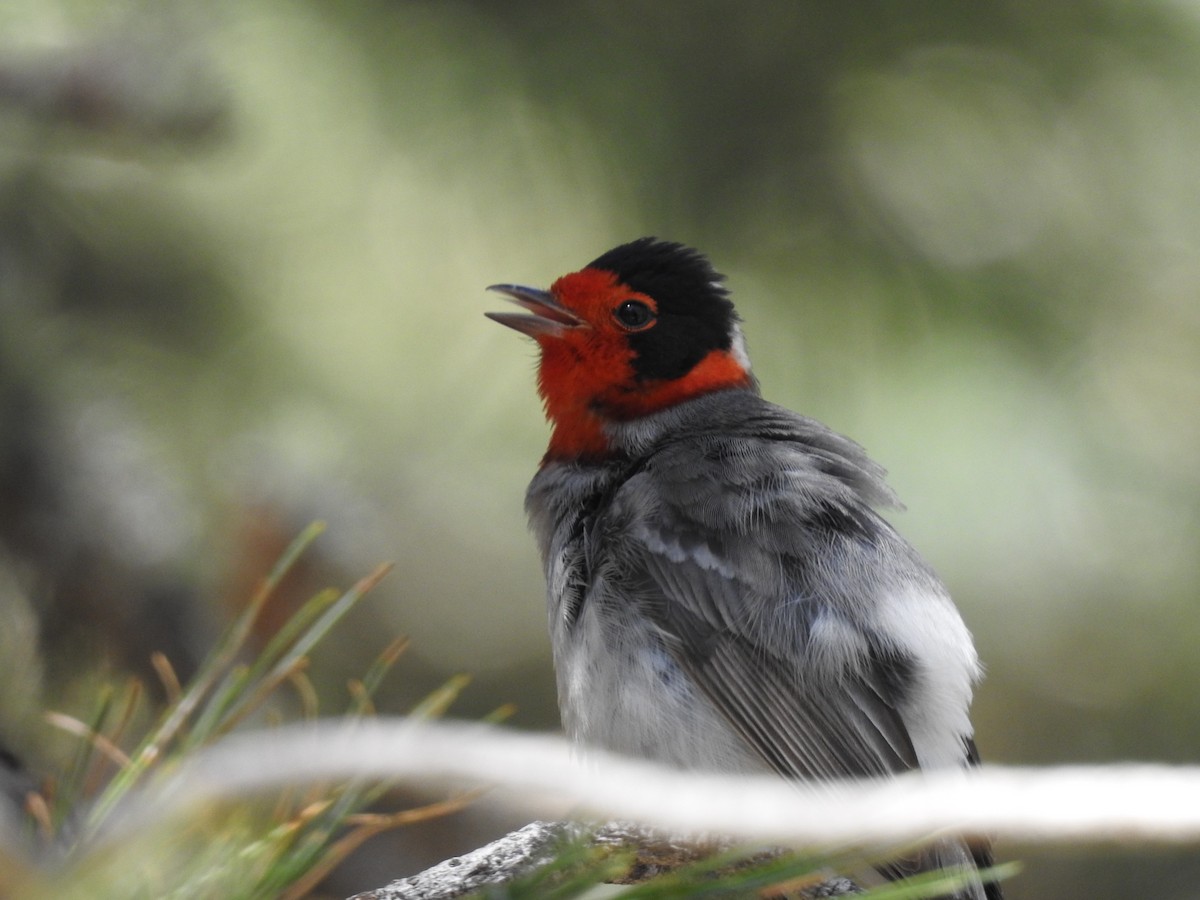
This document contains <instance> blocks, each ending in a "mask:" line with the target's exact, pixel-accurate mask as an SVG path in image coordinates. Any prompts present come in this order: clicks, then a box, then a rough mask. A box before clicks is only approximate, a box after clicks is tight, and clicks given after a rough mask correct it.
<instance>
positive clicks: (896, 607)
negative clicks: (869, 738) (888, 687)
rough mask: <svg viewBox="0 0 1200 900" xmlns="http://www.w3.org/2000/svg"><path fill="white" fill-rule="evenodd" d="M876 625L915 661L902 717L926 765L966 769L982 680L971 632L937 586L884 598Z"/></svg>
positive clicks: (933, 767)
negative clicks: (975, 694)
mask: <svg viewBox="0 0 1200 900" xmlns="http://www.w3.org/2000/svg"><path fill="white" fill-rule="evenodd" d="M877 615H878V619H877V620H876V627H877V628H878V629H879V631H880V633H882V634H886V635H889V636H890V637H891V638H892V640H894V641H895V643H896V645H897V647H898V648H899V649H901V650H903V651H907V652H908V653H909V654H911V655H912V657H913V658H914V659H915V660H916V664H917V671H916V679H917V680H916V684H915V685H914V688H913V696H912V698H911V700H910V701H909V702H907V703H905V704H903V709H902V714H903V716H904V721H905V724H906V725H907V726H908V730H909V734H910V736H911V737H912V742H913V747H914V748H915V749H916V751H917V758H918V759H920V761H921V767H922V768H927V769H939V768H954V767H957V766H962V765H963V764H964V759H965V750H964V748H963V743H962V739H963V738H964V737H968V736H970V735H971V733H972V729H971V720H970V717H969V708H970V705H971V694H972V686H973V685H974V684H975V682H976V681H977V680H978V679H979V676H980V673H981V669H980V665H979V657H978V655H977V654H976V653H975V645H974V643H973V642H972V640H971V633H970V632H969V631H968V630H967V626H966V625H965V624H964V623H963V620H962V617H961V616H960V615H959V614H958V610H957V609H955V608H954V604H953V603H952V602H951V600H950V597H949V596H948V595H946V594H945V593H943V592H941V591H938V590H936V589H934V588H928V587H926V588H910V589H909V590H906V591H901V592H899V593H895V594H892V595H890V596H888V597H885V598H884V599H883V601H882V602H881V603H880V604H879V608H878V611H877Z"/></svg>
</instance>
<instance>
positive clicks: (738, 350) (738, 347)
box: [729, 322, 750, 372]
mask: <svg viewBox="0 0 1200 900" xmlns="http://www.w3.org/2000/svg"><path fill="white" fill-rule="evenodd" d="M729 352H731V353H732V354H733V358H734V359H736V360H737V362H738V365H739V366H741V367H742V368H743V369H745V370H746V371H747V372H749V371H750V354H749V353H747V352H746V336H745V335H744V334H742V326H741V325H739V324H738V323H737V322H734V323H733V332H732V334H730V345H729Z"/></svg>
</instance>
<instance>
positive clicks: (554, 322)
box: [484, 284, 583, 337]
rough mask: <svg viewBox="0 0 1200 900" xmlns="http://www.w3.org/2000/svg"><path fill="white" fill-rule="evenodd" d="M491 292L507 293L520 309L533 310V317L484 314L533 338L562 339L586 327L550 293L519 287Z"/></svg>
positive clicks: (500, 287)
mask: <svg viewBox="0 0 1200 900" xmlns="http://www.w3.org/2000/svg"><path fill="white" fill-rule="evenodd" d="M488 290H489V291H496V292H497V293H500V294H504V295H505V296H507V297H508V299H509V300H511V301H512V302H513V303H515V304H517V306H520V307H523V308H525V309H527V310H529V312H530V313H532V315H524V314H522V313H494V312H490V313H484V315H485V316H487V317H488V318H489V319H491V320H492V321H493V322H499V323H500V324H501V325H507V326H508V327H509V328H515V329H516V330H517V331H520V332H521V333H522V334H527V335H529V336H530V337H538V336H539V335H543V334H548V335H554V336H560V335H562V334H563V333H564V332H565V331H566V330H567V329H569V328H579V327H580V326H581V325H583V319H581V318H579V316H577V315H575V313H573V312H571V311H570V310H569V309H567V308H566V307H565V306H563V305H562V304H561V303H559V302H558V301H557V300H555V299H554V295H553V294H551V293H550V292H549V291H541V290H538V289H537V288H531V287H522V286H521V285H519V284H493V285H492V286H491V287H489V288H488Z"/></svg>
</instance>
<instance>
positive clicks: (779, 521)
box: [616, 425, 922, 780]
mask: <svg viewBox="0 0 1200 900" xmlns="http://www.w3.org/2000/svg"><path fill="white" fill-rule="evenodd" d="M814 427H817V428H820V426H815V425H814ZM820 433H821V436H822V437H825V438H826V439H829V438H828V435H829V434H831V433H828V432H825V431H824V429H823V428H822V430H821V432H820ZM834 437H836V436H834ZM842 440H844V439H842ZM845 445H846V448H850V449H856V445H853V444H851V443H850V442H849V441H845ZM748 447H749V448H752V451H753V452H749V453H748V452H747V448H748ZM840 449H842V451H843V453H849V452H850V449H845V448H840ZM823 452H824V451H823ZM858 452H859V453H861V451H858ZM830 455H832V453H831V452H826V456H830ZM734 456H737V458H736V459H734ZM843 461H844V460H843ZM852 462H854V464H855V466H857V468H856V471H857V472H858V473H859V476H860V477H866V475H864V474H863V472H864V471H867V472H868V473H870V469H867V470H864V469H863V468H862V465H863V464H864V463H865V465H866V466H868V467H869V466H871V465H872V464H870V463H869V461H866V459H865V457H862V460H861V461H859V460H852ZM833 468H834V467H833V465H832V464H830V462H829V460H828V459H823V458H822V456H821V453H816V454H814V451H813V449H812V447H810V446H805V445H798V444H796V443H794V442H787V441H783V442H781V441H778V440H765V441H753V440H747V439H742V440H738V439H736V438H730V437H728V436H726V437H710V438H708V439H707V441H706V442H705V441H702V442H701V443H700V445H699V447H697V446H691V447H688V446H686V445H677V446H676V447H674V448H667V449H666V450H665V451H663V452H660V453H658V454H656V455H655V457H654V459H652V460H651V462H650V463H649V464H648V465H647V466H646V467H645V468H644V470H643V471H642V472H641V473H639V474H638V475H636V476H635V477H634V478H632V479H630V481H629V482H627V483H626V485H625V486H624V488H623V489H622V490H621V492H620V493H621V496H620V497H618V498H616V499H617V501H618V502H617V504H616V505H617V506H618V507H620V508H623V510H624V513H625V514H626V515H628V516H630V519H628V520H627V523H628V525H629V526H631V527H627V528H624V529H621V532H622V533H624V534H627V535H632V538H631V545H630V546H628V547H627V548H626V549H625V553H627V554H628V556H626V559H627V560H629V561H630V563H631V565H630V568H629V570H627V571H629V572H630V573H631V577H632V578H633V582H634V583H633V584H632V585H631V587H632V588H633V590H632V592H631V594H632V596H636V597H639V598H640V603H641V606H642V609H643V611H644V613H645V615H646V616H647V617H648V618H649V619H650V620H651V621H652V622H653V623H654V624H655V625H656V626H657V627H658V629H659V631H660V635H661V638H662V640H663V643H664V645H665V646H666V647H667V648H668V649H669V651H670V652H671V653H672V655H673V656H674V657H675V659H676V660H677V661H678V663H679V664H680V665H681V666H682V667H683V668H684V669H685V670H686V671H687V672H688V673H689V674H690V676H691V678H692V680H693V681H694V683H695V684H696V685H697V686H698V687H699V688H700V689H701V691H703V693H704V694H705V695H706V696H707V697H708V698H709V700H710V701H711V702H712V703H713V705H714V706H715V707H716V708H717V709H718V710H719V711H720V712H721V713H722V714H723V715H724V717H725V718H726V719H727V720H728V722H729V724H730V726H731V727H732V728H733V729H734V730H735V731H736V732H737V733H738V734H739V735H740V736H741V737H742V738H743V739H744V740H745V741H746V743H747V744H748V745H749V746H750V747H752V748H753V749H754V751H755V752H756V753H757V754H758V755H759V756H760V757H761V758H762V759H763V760H764V761H765V762H766V764H767V765H769V766H770V767H771V768H773V769H774V770H775V771H777V772H779V773H780V774H782V775H785V776H788V777H799V778H810V779H818V780H820V779H831V778H838V777H850V776H872V775H881V774H885V773H888V772H896V771H902V770H905V769H910V768H915V767H916V766H917V765H918V761H917V756H916V753H915V751H914V749H913V744H912V740H911V739H910V736H909V733H908V729H907V728H906V726H905V723H904V720H903V719H902V717H901V715H900V712H899V709H898V706H899V704H900V703H901V701H902V700H903V698H904V696H905V694H906V692H907V691H908V690H909V689H910V688H911V687H912V676H913V660H911V659H909V658H907V657H905V656H904V654H903V653H901V652H900V651H898V650H897V649H895V648H894V647H891V646H889V645H888V643H887V641H886V638H885V637H884V636H882V635H877V634H875V633H873V632H872V630H871V629H870V627H869V625H868V622H869V619H870V609H871V605H872V597H874V596H877V594H878V592H879V591H883V590H887V589H888V586H889V585H888V582H889V579H899V578H900V577H902V576H907V575H916V576H917V577H921V574H922V573H921V570H920V563H919V560H915V561H914V558H915V555H914V554H912V552H911V551H910V550H908V547H907V545H906V544H904V542H903V541H902V540H901V539H900V538H899V537H898V536H896V535H895V534H894V532H892V531H891V529H890V528H889V527H888V526H887V524H886V523H884V522H883V521H882V519H880V518H878V517H877V516H876V515H875V514H874V513H873V512H872V511H871V510H870V509H869V508H868V507H867V505H866V503H864V502H863V500H862V498H861V494H860V492H859V490H858V489H856V487H855V486H854V485H853V484H852V483H850V482H849V480H847V479H842V478H839V477H838V476H837V475H836V474H832V473H831V472H832V470H833ZM880 490H881V491H882V490H885V489H882V488H881V489H880Z"/></svg>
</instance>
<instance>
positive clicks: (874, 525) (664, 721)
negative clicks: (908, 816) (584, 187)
mask: <svg viewBox="0 0 1200 900" xmlns="http://www.w3.org/2000/svg"><path fill="white" fill-rule="evenodd" d="M488 290H491V291H496V292H498V293H500V294H503V295H505V297H506V299H508V300H511V301H512V302H515V303H516V304H517V305H518V306H519V307H521V308H522V310H523V311H522V312H488V313H486V315H487V316H488V317H489V318H491V319H492V320H494V321H496V322H498V323H500V324H501V325H505V326H507V327H509V328H512V329H515V330H516V331H518V332H521V333H522V334H525V335H528V336H530V337H532V338H533V339H534V340H535V341H536V343H537V346H538V349H539V350H540V359H539V363H538V368H537V387H538V392H539V394H540V395H541V399H542V401H543V405H544V408H545V414H546V418H547V419H548V420H549V424H550V427H551V433H550V440H549V446H548V448H547V450H546V453H545V455H544V456H543V457H542V459H541V462H540V464H539V466H538V468H537V471H536V474H535V475H534V477H533V480H532V481H531V482H530V484H529V487H528V490H527V492H526V496H525V510H526V514H527V516H528V519H529V524H530V528H531V530H532V532H533V534H534V536H535V538H536V542H537V545H538V548H539V550H540V554H541V559H542V562H543V567H544V574H545V579H546V593H547V610H548V617H549V632H550V640H551V645H552V650H553V658H554V667H555V672H556V681H557V688H558V701H559V708H560V715H561V719H562V722H563V727H564V730H565V731H566V733H567V735H568V737H569V738H571V739H572V740H573V741H574V742H575V743H576V744H578V745H581V746H583V747H594V748H599V749H602V750H606V751H611V752H615V753H622V754H627V755H631V756H635V757H641V758H645V759H649V760H654V761H657V762H660V763H663V764H667V765H671V766H674V767H677V768H680V769H689V770H696V771H706V772H724V773H758V774H761V773H764V772H774V773H776V774H778V775H780V776H783V777H785V778H788V779H796V780H801V781H808V782H815V783H818V784H820V783H822V782H830V781H834V780H837V779H846V778H875V777H887V776H891V775H895V774H899V773H902V772H906V771H909V770H914V769H923V770H936V769H951V768H969V767H971V766H974V765H976V764H977V763H978V760H979V755H978V752H977V750H976V746H975V742H974V737H973V728H972V725H971V721H970V717H969V706H970V703H971V698H972V693H973V688H974V686H975V684H976V683H977V682H978V680H979V678H980V676H981V666H980V663H979V659H978V656H977V653H976V651H975V647H974V643H973V640H972V637H971V634H970V632H969V631H968V630H967V627H966V625H965V624H964V622H963V619H962V617H961V615H960V614H959V612H958V610H957V609H956V607H955V605H954V603H953V602H952V600H951V598H950V596H949V593H948V592H947V590H946V588H945V587H944V585H943V583H942V582H941V581H940V580H939V578H938V576H937V575H936V574H935V572H934V571H933V569H932V568H931V567H930V565H929V564H928V563H927V562H926V561H925V560H924V559H923V558H922V557H921V556H920V555H919V554H918V552H917V551H916V550H915V549H913V547H912V546H911V545H910V544H909V543H908V542H907V541H906V540H905V539H904V538H902V537H901V536H900V535H899V534H898V533H897V531H896V530H895V529H894V528H893V527H892V526H891V525H890V524H889V523H888V522H887V521H886V520H885V519H884V518H883V517H882V515H881V514H880V513H879V512H878V510H879V509H881V508H887V507H890V506H896V505H898V501H897V498H896V495H895V494H894V492H893V491H892V489H891V488H890V487H888V485H887V484H886V482H885V474H886V473H885V471H884V469H883V468H882V467H881V466H880V465H879V464H877V463H876V462H874V461H873V460H872V459H871V458H870V457H868V456H867V454H866V451H865V450H864V449H863V448H862V447H861V446H860V445H859V444H857V443H856V442H854V441H853V440H851V439H849V438H847V437H844V436H842V435H841V434H838V433H837V432H835V431H833V430H832V429H830V428H828V427H826V426H825V425H823V424H821V423H820V422H818V421H816V420H815V419H812V418H809V417H807V416H803V415H800V414H798V413H795V412H792V411H790V410H788V409H785V408H783V407H781V406H778V405H776V404H773V403H771V402H769V401H767V400H766V399H764V398H763V397H762V394H761V392H760V389H759V384H758V381H757V378H756V377H755V375H754V374H753V372H752V370H751V365H750V358H749V355H748V353H747V349H746V341H745V338H744V336H743V332H742V324H741V321H742V320H741V318H740V316H739V315H738V313H737V311H736V310H735V308H734V305H733V302H732V300H731V298H730V292H729V289H728V287H727V284H726V279H725V277H724V276H723V275H721V274H720V273H718V272H717V271H716V270H715V269H714V267H713V264H712V263H711V262H710V260H709V259H708V257H707V256H705V255H704V254H703V253H701V252H700V251H698V250H695V249H693V248H691V247H689V246H686V245H684V244H680V243H675V242H672V241H668V240H663V239H660V238H656V237H643V238H639V239H637V240H633V241H631V242H629V243H625V244H622V245H620V246H618V247H615V248H614V249H612V250H609V251H608V252H606V253H604V254H602V255H601V256H599V257H597V258H596V259H594V260H593V261H592V262H590V263H589V264H588V265H586V266H585V267H584V268H582V269H580V270H578V271H574V272H572V273H570V274H567V275H564V276H562V277H560V278H558V279H557V280H555V281H554V282H553V283H552V284H551V285H550V287H549V289H539V288H533V287H526V286H523V285H518V284H496V285H492V286H491V287H490V288H488ZM991 858H992V857H991V850H990V846H989V845H988V844H987V842H986V841H983V840H976V839H972V840H971V842H969V843H968V842H967V841H966V840H965V839H960V838H943V839H939V840H938V841H936V842H935V843H933V844H931V845H930V846H928V847H926V848H925V849H923V850H922V851H919V853H918V854H917V855H916V856H915V857H914V856H911V855H910V856H909V857H905V858H903V859H901V860H897V861H893V862H891V863H888V864H885V865H883V866H881V867H880V871H881V873H882V874H883V875H884V876H885V877H887V878H890V879H895V878H898V877H902V876H904V875H906V874H911V873H913V872H918V871H925V870H928V869H933V868H940V867H945V866H962V867H964V868H965V869H967V870H968V871H971V872H972V873H973V874H972V875H971V879H970V883H969V884H967V885H965V886H964V887H961V888H959V889H958V893H955V894H953V895H950V896H952V897H953V898H954V900H999V898H1000V897H1001V892H1000V888H999V886H998V885H997V884H995V883H987V884H984V883H983V880H982V879H980V878H979V877H978V874H977V873H978V870H980V869H983V868H986V867H988V866H989V865H991Z"/></svg>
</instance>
